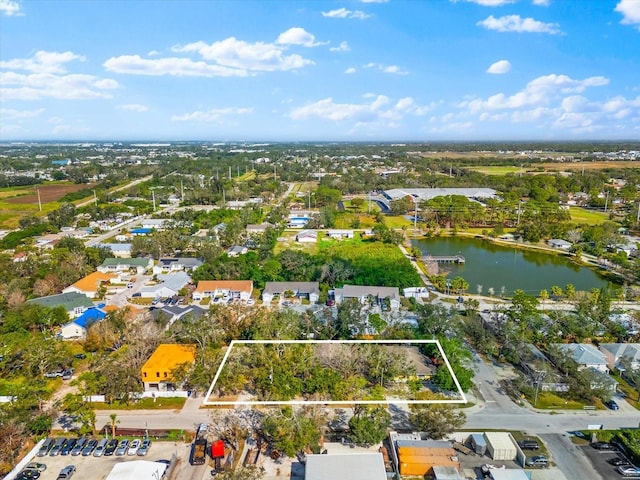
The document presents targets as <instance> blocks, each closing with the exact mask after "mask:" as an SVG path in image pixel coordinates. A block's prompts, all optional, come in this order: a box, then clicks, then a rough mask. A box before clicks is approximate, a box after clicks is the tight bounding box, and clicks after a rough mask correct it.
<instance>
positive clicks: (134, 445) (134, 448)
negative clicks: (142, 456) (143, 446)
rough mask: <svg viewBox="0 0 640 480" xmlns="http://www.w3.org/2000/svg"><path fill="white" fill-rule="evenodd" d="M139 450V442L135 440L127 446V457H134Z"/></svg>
mask: <svg viewBox="0 0 640 480" xmlns="http://www.w3.org/2000/svg"><path fill="white" fill-rule="evenodd" d="M139 448H140V440H138V439H137V438H136V439H135V440H133V441H132V442H131V443H130V444H129V450H127V455H136V454H137V453H138V449H139Z"/></svg>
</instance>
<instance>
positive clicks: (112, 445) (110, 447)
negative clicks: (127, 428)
mask: <svg viewBox="0 0 640 480" xmlns="http://www.w3.org/2000/svg"><path fill="white" fill-rule="evenodd" d="M116 448H118V440H116V439H115V438H112V439H111V440H109V443H107V446H106V448H105V449H104V456H105V457H108V456H109V455H113V452H115V451H116Z"/></svg>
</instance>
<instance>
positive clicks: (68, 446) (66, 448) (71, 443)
mask: <svg viewBox="0 0 640 480" xmlns="http://www.w3.org/2000/svg"><path fill="white" fill-rule="evenodd" d="M77 441H78V439H77V438H70V439H69V440H67V441H66V442H64V445H63V446H62V449H61V450H60V455H69V454H70V453H71V450H73V447H75V446H76V442H77Z"/></svg>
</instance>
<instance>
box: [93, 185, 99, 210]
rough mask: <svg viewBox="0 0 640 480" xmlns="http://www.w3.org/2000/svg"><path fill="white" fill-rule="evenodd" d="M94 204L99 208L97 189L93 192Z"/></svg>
mask: <svg viewBox="0 0 640 480" xmlns="http://www.w3.org/2000/svg"><path fill="white" fill-rule="evenodd" d="M93 204H94V205H95V206H96V207H97V206H98V197H97V195H96V191H95V189H94V190H93Z"/></svg>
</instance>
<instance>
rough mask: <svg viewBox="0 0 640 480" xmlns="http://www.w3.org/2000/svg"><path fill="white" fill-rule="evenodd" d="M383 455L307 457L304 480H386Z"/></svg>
mask: <svg viewBox="0 0 640 480" xmlns="http://www.w3.org/2000/svg"><path fill="white" fill-rule="evenodd" d="M386 479H387V473H386V471H385V467H384V460H383V458H382V454H381V453H353V454H333V455H307V464H306V466H305V474H304V480H386Z"/></svg>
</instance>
